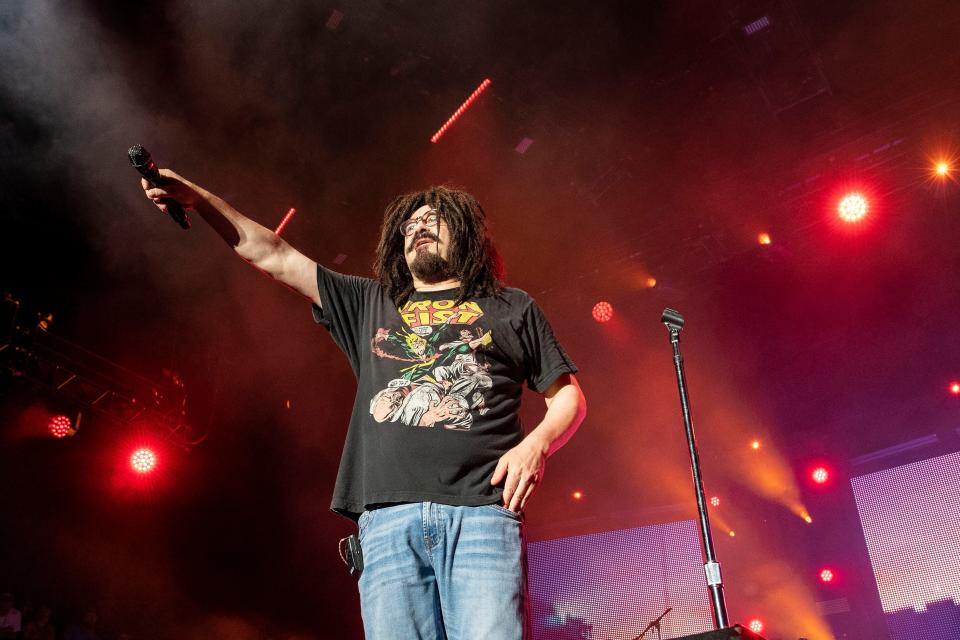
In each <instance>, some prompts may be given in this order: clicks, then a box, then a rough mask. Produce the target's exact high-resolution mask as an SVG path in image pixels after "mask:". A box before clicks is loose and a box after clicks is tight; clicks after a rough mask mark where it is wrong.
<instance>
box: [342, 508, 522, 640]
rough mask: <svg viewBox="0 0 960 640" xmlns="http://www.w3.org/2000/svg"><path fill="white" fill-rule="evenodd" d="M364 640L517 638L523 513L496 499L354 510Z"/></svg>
mask: <svg viewBox="0 0 960 640" xmlns="http://www.w3.org/2000/svg"><path fill="white" fill-rule="evenodd" d="M359 525H360V546H361V548H362V549H363V562H364V569H363V573H361V574H360V610H361V613H362V614H363V629H364V633H365V635H366V638H367V640H416V639H418V640H473V639H482V640H522V639H524V638H529V637H531V636H530V635H529V633H526V634H525V633H524V631H525V625H526V618H527V616H526V611H527V593H526V586H527V585H526V548H525V546H524V541H523V517H522V516H520V515H519V514H516V513H513V512H511V511H508V510H507V509H505V508H503V507H501V506H499V505H485V506H480V507H455V506H450V505H445V504H436V503H433V502H417V503H411V504H399V505H391V506H387V507H381V508H378V509H373V510H370V511H365V512H364V513H363V514H362V515H361V516H360V521H359Z"/></svg>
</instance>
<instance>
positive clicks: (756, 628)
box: [747, 618, 763, 633]
mask: <svg viewBox="0 0 960 640" xmlns="http://www.w3.org/2000/svg"><path fill="white" fill-rule="evenodd" d="M747 627H749V629H750V631H753V632H754V633H760V632H761V631H763V620H761V619H760V618H754V619H753V620H751V621H750V622H749V624H747Z"/></svg>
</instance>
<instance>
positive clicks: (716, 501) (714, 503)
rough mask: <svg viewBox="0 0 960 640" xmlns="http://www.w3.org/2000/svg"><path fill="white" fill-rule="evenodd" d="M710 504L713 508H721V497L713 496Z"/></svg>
mask: <svg viewBox="0 0 960 640" xmlns="http://www.w3.org/2000/svg"><path fill="white" fill-rule="evenodd" d="M710 504H711V505H712V506H714V507H719V506H720V497H719V496H713V497H712V498H710Z"/></svg>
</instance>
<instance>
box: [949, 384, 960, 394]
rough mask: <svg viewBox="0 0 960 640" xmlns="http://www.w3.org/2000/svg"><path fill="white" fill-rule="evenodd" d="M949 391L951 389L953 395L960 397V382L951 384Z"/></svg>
mask: <svg viewBox="0 0 960 640" xmlns="http://www.w3.org/2000/svg"><path fill="white" fill-rule="evenodd" d="M949 389H950V393H952V394H953V395H955V396H960V382H956V381H954V382H951V383H950V387H949Z"/></svg>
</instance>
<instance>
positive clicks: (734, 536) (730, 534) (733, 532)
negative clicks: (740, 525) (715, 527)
mask: <svg viewBox="0 0 960 640" xmlns="http://www.w3.org/2000/svg"><path fill="white" fill-rule="evenodd" d="M727 535H729V536H730V537H731V538H736V537H737V532H736V531H734V530H733V529H731V530H730V533H729V534H727Z"/></svg>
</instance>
